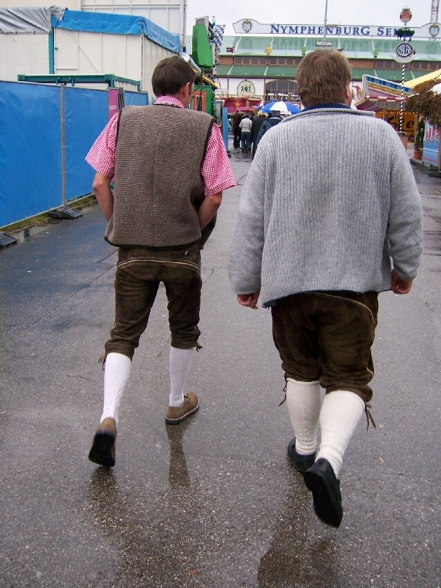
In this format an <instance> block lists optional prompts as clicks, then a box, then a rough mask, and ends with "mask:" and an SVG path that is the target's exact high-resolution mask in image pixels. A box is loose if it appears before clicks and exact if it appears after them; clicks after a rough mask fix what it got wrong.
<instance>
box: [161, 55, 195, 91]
mask: <svg viewBox="0 0 441 588" xmlns="http://www.w3.org/2000/svg"><path fill="white" fill-rule="evenodd" d="M195 79H196V74H195V72H194V71H193V70H192V68H191V66H190V64H189V63H187V62H186V61H185V60H184V59H182V57H179V56H178V55H175V56H173V57H167V58H166V59H162V60H161V61H160V62H159V63H158V65H157V66H156V67H155V71H154V72H153V75H152V87H153V92H154V94H155V96H156V97H159V96H174V95H175V94H177V93H178V92H179V90H180V89H181V88H182V86H185V84H188V82H190V84H194V81H195Z"/></svg>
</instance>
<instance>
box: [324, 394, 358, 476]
mask: <svg viewBox="0 0 441 588" xmlns="http://www.w3.org/2000/svg"><path fill="white" fill-rule="evenodd" d="M364 411H365V403H364V401H363V400H362V399H361V398H360V396H358V395H357V394H355V393H354V392H349V391H348V390H336V391H335V392H330V393H329V394H327V395H326V396H325V399H324V400H323V405H322V409H321V411H320V429H321V443H320V447H319V450H318V453H317V457H316V460H317V459H320V458H322V457H323V458H325V459H327V460H328V461H329V463H330V464H331V466H332V469H333V470H334V474H335V476H336V477H337V478H338V475H339V473H340V468H341V466H342V463H343V455H344V453H345V451H346V448H347V446H348V444H349V441H350V439H351V437H352V435H353V433H354V431H355V429H356V428H357V425H358V422H359V420H360V418H361V417H362V415H363V412H364Z"/></svg>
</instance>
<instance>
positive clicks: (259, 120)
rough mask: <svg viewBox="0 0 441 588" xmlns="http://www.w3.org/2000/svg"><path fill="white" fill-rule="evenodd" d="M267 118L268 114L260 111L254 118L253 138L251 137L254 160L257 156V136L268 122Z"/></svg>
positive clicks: (252, 126)
mask: <svg viewBox="0 0 441 588" xmlns="http://www.w3.org/2000/svg"><path fill="white" fill-rule="evenodd" d="M266 117H267V114H266V112H262V111H261V110H259V112H258V113H257V115H256V116H255V117H254V118H253V123H252V125H251V136H250V141H251V143H252V145H253V149H252V159H254V156H255V154H256V148H257V135H258V134H259V131H260V127H261V126H262V124H263V122H264V121H265V120H266Z"/></svg>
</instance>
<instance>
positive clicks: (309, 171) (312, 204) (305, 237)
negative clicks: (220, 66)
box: [229, 50, 422, 527]
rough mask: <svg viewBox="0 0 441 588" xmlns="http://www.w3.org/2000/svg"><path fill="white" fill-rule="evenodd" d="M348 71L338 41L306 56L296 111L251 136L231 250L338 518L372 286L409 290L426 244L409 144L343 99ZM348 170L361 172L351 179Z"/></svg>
mask: <svg viewBox="0 0 441 588" xmlns="http://www.w3.org/2000/svg"><path fill="white" fill-rule="evenodd" d="M350 81H351V67H350V65H349V62H348V60H347V59H346V57H344V56H343V55H342V54H341V53H339V52H337V51H327V50H317V51H313V52H311V53H309V54H308V55H306V57H304V58H303V59H302V61H301V64H300V66H299V68H298V70H297V84H298V92H299V95H300V99H301V101H302V103H303V106H304V110H302V111H301V112H300V113H298V114H297V115H296V116H293V117H289V118H288V119H286V120H284V121H283V122H281V123H280V124H278V125H277V127H276V128H274V129H272V131H271V132H270V133H267V134H266V135H265V136H264V137H263V139H262V140H261V142H260V144H259V148H258V150H257V153H256V156H255V158H254V160H253V163H252V165H251V167H250V169H249V171H248V174H247V178H246V181H245V185H244V188H243V190H242V194H241V198H240V202H239V210H238V214H237V218H236V221H235V224H234V228H233V233H232V240H231V248H230V261H229V275H230V280H231V284H232V288H233V291H234V292H235V293H236V294H237V299H238V302H239V304H241V305H242V306H247V307H249V308H257V301H258V298H259V295H260V296H261V297H262V302H263V305H264V306H265V307H270V308H271V313H272V323H273V339H274V343H275V345H276V347H277V350H278V352H279V354H280V357H281V360H282V369H283V370H284V372H285V380H286V388H285V389H286V403H287V407H288V412H289V416H290V419H291V423H292V427H293V430H294V435H295V436H294V438H293V439H292V440H291V442H290V443H289V445H288V455H289V457H290V458H291V460H292V462H293V465H294V468H295V469H296V470H297V471H298V472H300V473H302V474H303V475H304V481H305V484H306V486H307V488H308V489H309V490H310V491H311V492H312V497H313V505H314V510H315V513H316V515H317V516H318V517H319V519H320V520H321V521H323V522H324V523H326V524H328V525H330V526H332V527H338V526H339V525H340V524H341V520H342V517H343V507H342V501H341V493H340V482H339V477H340V471H341V468H342V464H343V457H344V454H345V451H346V448H347V446H348V444H349V442H350V440H351V438H352V435H353V433H354V432H355V429H356V428H357V425H358V423H359V421H360V419H361V417H362V415H363V414H364V413H365V414H366V417H367V419H368V424H369V419H370V418H371V417H370V411H369V407H370V405H369V402H370V400H371V399H372V396H373V392H372V388H371V387H370V385H369V383H370V381H371V380H372V378H373V375H374V366H373V361H372V355H371V348H372V344H373V342H374V337H375V328H376V326H377V316H378V293H379V292H383V291H387V290H392V292H394V293H395V294H407V293H408V292H409V291H410V289H411V287H412V282H413V280H414V278H415V276H416V274H417V269H418V267H419V264H420V261H421V255H422V210H421V199H420V195H419V193H418V189H417V186H416V183H415V179H414V175H413V172H412V169H411V166H410V163H409V158H408V155H407V153H406V151H405V149H403V145H402V144H401V141H400V138H399V137H398V134H397V133H396V131H395V130H394V129H393V128H392V127H391V126H390V125H389V124H388V123H386V122H385V121H383V120H379V119H377V118H374V117H372V116H370V115H369V113H368V115H366V113H364V112H361V111H357V110H353V109H351V108H350V105H351V100H352V94H351V90H350ZM323 133H325V134H326V140H323V141H322V140H320V141H318V140H317V137H321V136H323ZM290 162H295V164H291V163H290ZM354 178H363V182H362V183H361V184H360V183H359V184H358V187H357V189H356V190H354ZM322 389H324V390H325V392H326V395H325V397H324V399H323V393H322ZM318 427H320V430H321V441H320V444H319V445H318V446H317V429H318Z"/></svg>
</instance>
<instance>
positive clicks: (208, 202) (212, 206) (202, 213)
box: [198, 192, 222, 231]
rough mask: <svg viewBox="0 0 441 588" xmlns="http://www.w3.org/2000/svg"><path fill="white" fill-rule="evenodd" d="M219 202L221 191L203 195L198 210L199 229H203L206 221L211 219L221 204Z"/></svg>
mask: <svg viewBox="0 0 441 588" xmlns="http://www.w3.org/2000/svg"><path fill="white" fill-rule="evenodd" d="M221 202H222V192H218V193H217V194H213V195H212V196H205V198H204V200H203V201H202V204H201V205H200V207H199V211H198V215H199V224H200V225H201V231H202V229H205V227H206V226H207V225H208V223H209V222H210V221H211V220H212V219H213V217H214V215H215V214H216V212H217V210H218V208H219V206H220V205H221Z"/></svg>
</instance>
